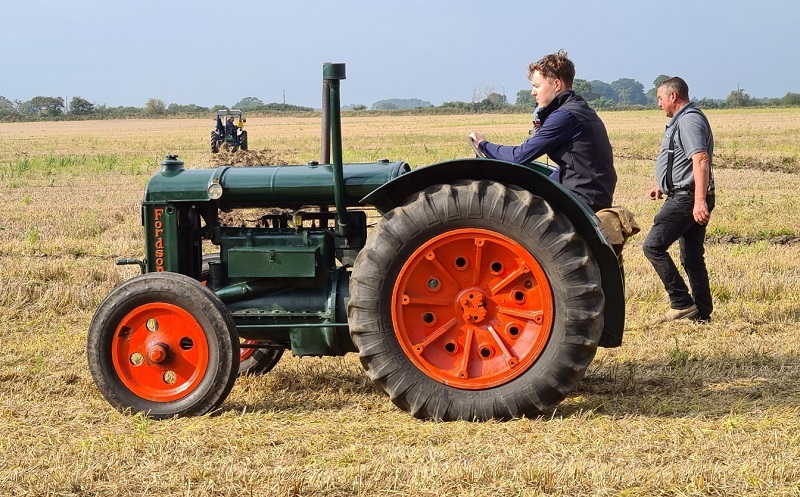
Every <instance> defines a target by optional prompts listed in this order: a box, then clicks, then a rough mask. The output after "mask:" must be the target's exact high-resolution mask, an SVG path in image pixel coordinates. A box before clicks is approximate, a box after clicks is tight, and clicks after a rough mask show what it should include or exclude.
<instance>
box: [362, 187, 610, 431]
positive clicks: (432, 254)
mask: <svg viewBox="0 0 800 497" xmlns="http://www.w3.org/2000/svg"><path fill="white" fill-rule="evenodd" d="M350 294H351V297H350V302H349V305H348V320H349V325H350V333H351V336H352V338H353V341H354V343H355V344H356V346H357V347H358V349H359V357H360V359H361V363H362V365H363V366H364V369H365V370H366V372H367V374H368V376H369V377H370V378H371V379H372V380H373V382H374V383H376V384H377V385H378V386H379V387H380V388H382V389H383V390H384V391H386V393H387V394H388V395H389V397H390V398H391V399H392V401H393V402H394V403H395V404H397V405H398V406H399V407H400V408H402V409H404V410H405V411H407V412H409V413H410V414H412V415H413V416H415V417H418V418H432V419H436V420H445V421H447V420H457V419H463V420H487V419H509V418H517V417H522V416H535V415H539V414H541V413H543V412H545V411H546V410H548V409H550V408H552V407H553V406H555V405H556V404H558V403H559V402H560V401H561V400H563V399H564V397H565V396H566V395H567V394H568V393H569V392H571V391H572V390H573V389H574V388H575V386H576V384H577V383H578V382H579V381H580V379H581V378H582V377H583V375H584V373H585V371H586V368H587V367H588V365H589V363H590V362H591V360H592V359H593V357H594V355H595V352H596V349H597V343H598V341H599V339H600V335H601V332H602V328H603V308H604V297H603V291H602V288H601V285H600V270H599V268H598V266H597V263H596V262H595V260H594V258H593V256H592V254H591V252H590V251H589V249H588V246H587V244H586V243H585V241H584V240H583V239H582V238H581V237H580V236H579V235H578V234H577V233H576V232H575V229H574V227H573V225H572V224H571V223H570V221H569V220H568V219H567V218H566V217H565V216H564V215H562V214H560V213H558V212H555V211H554V210H553V209H552V208H551V206H550V205H549V204H548V203H547V202H546V201H545V200H544V199H542V198H540V197H537V196H535V195H533V194H531V193H530V192H528V191H527V190H524V189H522V188H519V187H516V186H511V185H503V184H500V183H496V182H492V181H468V180H462V181H458V182H456V183H455V184H453V185H436V186H433V187H430V188H428V189H426V190H425V191H422V192H420V193H419V194H417V195H416V196H415V197H412V198H411V199H410V200H408V201H407V202H406V203H405V204H404V205H402V206H400V207H397V208H395V209H394V210H392V211H390V212H389V213H387V214H386V215H385V217H384V218H383V219H381V221H380V222H378V224H377V225H376V226H375V228H373V230H372V232H371V233H370V235H369V237H368V239H367V243H366V245H365V247H364V249H363V250H362V251H361V252H360V253H359V255H358V257H357V258H356V261H355V264H354V266H353V273H352V277H351V280H350Z"/></svg>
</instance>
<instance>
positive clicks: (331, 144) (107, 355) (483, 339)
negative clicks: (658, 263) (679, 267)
mask: <svg viewBox="0 0 800 497" xmlns="http://www.w3.org/2000/svg"><path fill="white" fill-rule="evenodd" d="M342 79H345V67H344V65H343V64H325V65H324V66H323V84H324V88H325V90H324V92H323V94H324V96H325V98H324V100H325V101H327V102H326V103H325V105H324V106H323V109H324V113H323V140H322V141H323V153H322V154H321V155H322V159H323V160H321V161H320V162H311V163H308V164H300V165H288V166H264V167H246V168H245V167H230V166H222V167H217V168H214V169H184V167H183V162H181V161H180V160H178V159H177V157H175V156H167V158H166V160H164V161H163V162H162V163H161V166H162V167H161V169H160V170H159V171H158V172H157V173H156V174H155V175H154V176H153V177H152V178H151V179H150V181H149V183H148V184H147V187H146V190H145V192H144V198H143V200H142V207H141V208H142V221H143V226H144V234H145V236H144V239H145V254H144V258H143V259H141V260H140V259H122V260H118V261H117V263H118V264H138V265H139V266H140V267H141V272H142V274H141V275H137V276H135V277H133V278H131V279H129V280H127V281H125V282H124V283H122V284H121V285H119V286H118V287H117V288H115V289H114V290H113V291H112V292H111V293H110V294H109V295H108V296H107V297H106V298H105V299H104V300H103V301H102V303H101V304H100V305H99V307H98V309H97V311H96V313H95V315H94V317H93V319H92V321H91V325H90V328H89V332H88V343H87V354H88V362H89V368H90V370H91V373H92V376H93V378H94V381H95V383H96V385H97V387H98V389H99V390H100V392H101V393H102V395H103V396H104V397H105V398H106V399H107V400H108V402H109V403H111V404H112V405H113V406H114V407H115V408H117V409H119V410H122V411H126V412H141V413H144V414H146V415H148V416H151V417H153V418H168V417H173V416H192V415H200V414H204V413H207V412H209V411H212V410H214V409H216V408H218V407H219V406H220V405H221V404H222V403H223V402H224V400H225V398H226V397H227V395H228V394H229V392H230V391H231V388H232V387H233V385H234V382H235V381H236V378H237V376H238V374H239V370H240V351H242V350H252V349H255V351H257V352H258V356H256V357H255V358H254V357H253V355H251V356H250V357H249V358H248V360H249V361H251V364H250V366H248V367H255V369H256V370H260V371H266V370H268V369H269V368H271V367H272V366H273V365H274V364H275V362H277V361H278V359H279V358H280V356H281V354H282V353H283V352H284V351H285V350H290V351H291V352H292V354H294V355H295V356H341V355H344V354H347V353H351V352H353V353H358V355H359V358H360V361H361V364H362V365H363V368H364V370H365V372H366V374H367V375H368V376H369V378H370V379H371V380H372V381H373V382H374V383H375V384H376V385H377V386H378V387H379V388H380V389H381V390H383V391H384V392H386V394H387V395H388V396H389V398H390V399H391V400H392V402H394V403H395V404H396V405H397V406H398V407H400V408H401V409H403V410H405V411H407V412H408V413H410V414H411V415H413V416H415V417H417V418H423V419H434V420H458V419H461V420H471V421H475V420H489V419H511V418H518V417H523V416H536V415H539V414H541V413H543V412H545V411H547V410H549V409H551V408H553V407H554V406H555V405H557V404H558V403H559V402H560V401H562V400H563V399H564V398H565V397H566V396H567V395H568V394H569V393H570V392H571V391H573V389H574V388H575V387H576V385H577V383H578V382H579V381H580V380H581V378H582V377H583V376H584V373H585V371H586V369H587V367H588V366H589V364H590V362H591V360H592V359H593V358H594V355H595V352H596V350H597V347H598V346H603V347H616V346H619V345H620V344H621V341H622V334H623V328H624V312H625V306H624V298H623V277H622V273H621V270H620V265H619V263H618V261H617V257H616V254H615V252H614V250H613V249H612V247H611V245H610V244H609V243H608V242H607V241H606V239H605V238H604V236H603V235H602V233H601V231H600V229H599V227H598V220H597V218H596V217H595V216H594V214H593V213H592V212H591V211H590V210H588V209H587V208H586V207H585V206H584V205H583V204H581V203H580V202H579V201H577V200H576V199H575V198H574V197H573V196H572V195H571V194H570V193H569V192H568V191H567V190H565V189H564V188H562V187H561V186H560V185H559V184H557V183H555V182H553V181H551V180H550V179H549V178H548V175H549V173H550V169H549V167H548V166H547V165H544V164H540V163H531V164H527V165H518V164H512V163H506V162H502V161H496V160H489V159H481V158H466V159H458V160H451V161H447V162H442V163H437V164H432V165H428V166H426V167H419V168H416V169H414V170H413V171H411V170H410V168H409V166H408V164H406V163H405V162H390V161H388V160H379V161H377V162H375V163H368V164H343V161H342V139H341V115H340V105H339V102H340V96H339V94H340V80H342ZM326 154H331V155H332V159H331V160H326V157H325V155H326ZM328 162H330V163H328ZM245 208H247V209H254V208H263V209H265V212H268V214H265V215H264V216H263V217H262V218H261V219H260V222H259V223H258V224H257V225H256V226H246V227H242V226H238V227H236V226H226V225H224V224H222V223H221V222H220V215H219V214H220V212H221V211H222V212H229V211H232V210H236V209H245ZM267 209H269V210H267ZM367 209H370V210H371V212H374V211H375V210H377V212H378V213H379V214H380V216H381V217H380V219H379V220H378V221H377V222H376V223H375V225H374V226H369V225H368V218H367V215H366V210H367ZM204 247H206V248H205V249H204ZM208 247H210V248H211V250H209V249H208Z"/></svg>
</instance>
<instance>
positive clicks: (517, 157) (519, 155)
mask: <svg viewBox="0 0 800 497" xmlns="http://www.w3.org/2000/svg"><path fill="white" fill-rule="evenodd" d="M580 134H581V123H580V121H578V120H577V119H576V118H575V117H573V116H572V114H570V113H569V112H563V111H562V112H559V111H555V112H553V114H552V115H550V116H549V117H548V118H547V120H546V121H545V122H544V124H542V127H541V129H539V131H538V132H537V133H536V134H535V135H533V136H531V137H530V138H528V139H527V140H526V141H525V142H524V143H523V144H522V145H517V146H513V145H498V144H496V143H491V142H489V141H482V142H480V144H479V145H478V146H479V147H480V149H481V151H483V153H484V154H486V156H487V157H489V158H491V159H500V160H504V161H506V162H514V163H516V164H524V163H525V162H530V161H532V160H534V159H536V158H537V157H540V156H542V155H544V154H546V153H548V152H550V151H552V150H555V149H557V148H558V147H560V146H561V145H563V144H565V143H569V142H571V141H573V140H575V139H577V138H578V137H579V136H580Z"/></svg>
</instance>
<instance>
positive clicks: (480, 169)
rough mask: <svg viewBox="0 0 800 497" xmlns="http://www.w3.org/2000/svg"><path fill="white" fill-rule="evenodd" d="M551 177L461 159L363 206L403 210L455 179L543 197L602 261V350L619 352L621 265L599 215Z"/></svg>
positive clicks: (402, 179)
mask: <svg viewBox="0 0 800 497" xmlns="http://www.w3.org/2000/svg"><path fill="white" fill-rule="evenodd" d="M549 171H551V169H550V168H549V167H548V166H546V165H544V164H541V163H531V164H530V165H520V164H513V163H511V162H505V161H499V160H494V159H456V160H452V161H447V162H440V163H436V164H431V165H429V166H425V167H420V168H417V169H414V170H413V171H411V172H409V173H406V174H403V175H401V176H399V177H397V178H395V179H394V180H392V181H389V182H388V183H386V184H384V185H382V186H381V187H379V188H377V189H375V190H373V191H372V192H371V193H370V194H368V195H367V196H366V197H364V198H363V199H362V200H361V202H362V203H363V204H367V205H372V206H374V207H375V208H377V209H378V210H379V211H380V212H381V213H385V212H388V211H390V210H391V209H393V208H395V207H397V206H399V205H402V204H403V203H404V202H405V201H406V200H407V199H408V198H409V197H410V196H411V195H413V194H415V193H416V192H419V191H422V190H424V189H425V188H428V187H429V186H432V185H437V184H442V183H444V184H449V183H451V182H452V181H453V180H456V179H474V180H492V181H498V182H500V183H505V184H513V185H517V186H519V187H521V188H524V189H526V190H528V191H529V192H531V193H532V194H534V195H537V196H539V197H542V198H543V199H545V200H546V201H547V202H548V203H549V204H550V205H551V206H552V207H553V209H555V210H557V211H559V212H561V213H563V214H564V215H566V216H567V217H568V218H569V220H570V221H571V222H572V224H573V225H574V226H575V229H576V230H577V232H578V233H579V234H580V235H581V236H582V237H583V238H584V239H585V240H586V242H587V244H588V245H589V248H590V249H591V251H592V255H593V256H594V257H595V260H597V264H598V265H599V266H600V273H601V279H602V286H603V292H604V294H605V312H604V317H605V323H604V327H603V335H602V337H601V338H600V343H599V345H600V346H601V347H618V346H620V345H621V344H622V334H623V330H624V328H625V286H624V281H623V276H622V271H621V268H620V265H619V261H618V260H617V256H616V254H615V253H614V249H613V248H612V247H611V244H609V243H608V241H607V240H606V239H605V237H604V236H603V234H602V232H601V231H600V221H599V220H598V219H597V216H595V215H594V212H592V210H591V209H589V207H588V206H587V205H586V204H584V203H583V202H581V201H580V200H578V199H577V198H576V197H575V196H573V195H572V194H571V193H570V192H569V191H568V190H567V189H565V188H564V187H562V186H561V185H560V184H558V183H556V182H555V181H553V180H551V179H550V178H549V177H548V172H549Z"/></svg>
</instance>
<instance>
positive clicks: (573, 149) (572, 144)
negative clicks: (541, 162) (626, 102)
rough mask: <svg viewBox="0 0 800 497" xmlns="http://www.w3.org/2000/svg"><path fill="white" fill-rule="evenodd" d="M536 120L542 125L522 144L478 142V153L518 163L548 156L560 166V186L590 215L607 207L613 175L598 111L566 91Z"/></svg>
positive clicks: (607, 144)
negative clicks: (579, 201)
mask: <svg viewBox="0 0 800 497" xmlns="http://www.w3.org/2000/svg"><path fill="white" fill-rule="evenodd" d="M539 117H540V118H541V120H542V127H541V128H540V129H539V131H538V132H537V133H536V134H534V135H533V136H531V137H530V138H528V140H526V141H525V143H523V144H522V145H518V146H510V145H497V144H495V143H490V142H482V143H481V145H480V148H481V150H482V151H483V152H484V153H485V154H486V156H487V157H490V158H492V159H500V160H505V161H507V162H514V163H517V164H524V163H526V162H530V161H532V160H533V159H536V158H537V157H540V156H542V155H544V154H547V156H548V157H550V159H551V160H552V161H553V162H555V163H556V164H557V165H558V167H559V170H558V171H559V172H558V178H557V181H558V182H559V183H561V184H562V185H564V186H565V187H566V188H568V189H569V190H570V191H572V193H574V194H575V195H576V196H577V197H578V198H580V199H581V200H583V201H584V202H585V203H586V204H588V205H589V207H591V208H592V210H594V211H595V212H597V211H599V210H600V209H605V208H608V207H611V202H612V199H613V197H614V189H615V188H616V185H617V173H616V171H615V170H614V157H613V154H612V150H611V143H610V142H609V140H608V133H607V132H606V127H605V125H603V122H602V121H601V120H600V118H599V117H598V116H597V113H596V112H595V111H594V110H592V108H591V107H589V104H587V103H586V100H584V99H583V97H581V96H580V95H578V94H577V93H575V92H574V91H573V90H568V91H565V92H564V93H561V94H560V95H558V96H557V97H556V98H555V99H554V100H553V101H552V102H551V103H550V105H548V106H547V107H545V108H544V109H541V110H540V111H539ZM554 179H556V178H554Z"/></svg>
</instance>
